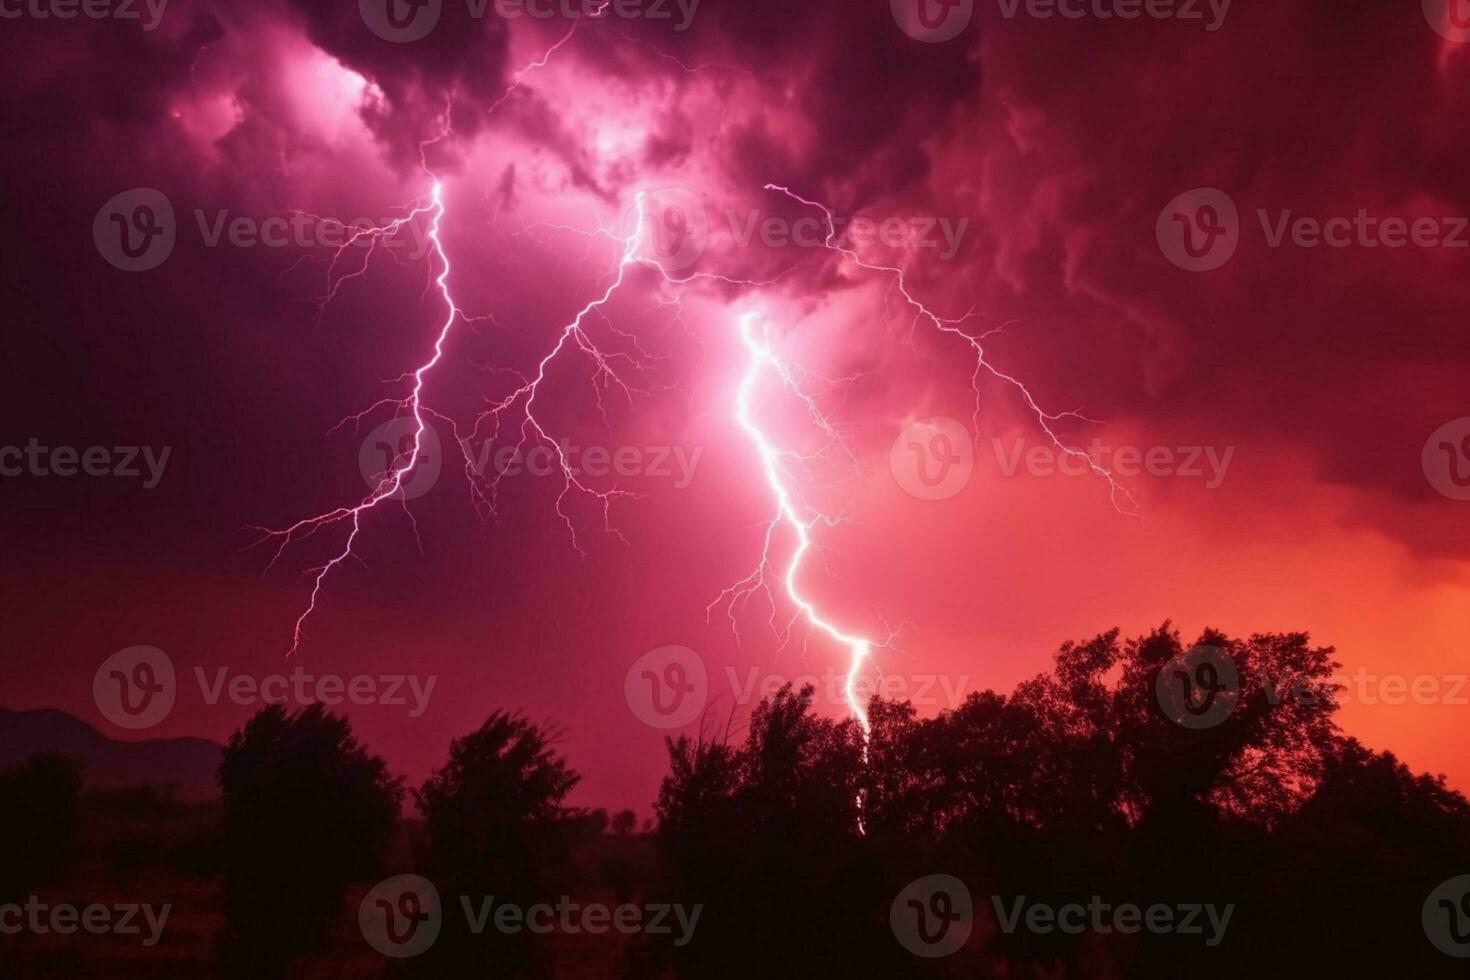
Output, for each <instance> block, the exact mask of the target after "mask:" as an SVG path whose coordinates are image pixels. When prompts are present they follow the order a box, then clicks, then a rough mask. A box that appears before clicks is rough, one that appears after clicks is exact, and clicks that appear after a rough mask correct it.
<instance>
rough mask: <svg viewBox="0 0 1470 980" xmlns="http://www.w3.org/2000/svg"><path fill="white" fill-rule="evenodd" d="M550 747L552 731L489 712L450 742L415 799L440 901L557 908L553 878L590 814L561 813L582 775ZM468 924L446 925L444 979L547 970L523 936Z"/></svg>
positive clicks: (439, 959)
mask: <svg viewBox="0 0 1470 980" xmlns="http://www.w3.org/2000/svg"><path fill="white" fill-rule="evenodd" d="M554 741H555V732H554V731H551V730H548V729H545V728H542V727H539V726H537V725H535V724H533V723H531V722H530V721H528V720H526V719H525V718H523V717H521V716H520V715H517V714H512V713H509V712H505V711H496V712H494V713H493V714H491V715H490V716H489V717H488V718H487V719H486V720H485V723H484V724H482V725H481V726H480V727H479V728H478V729H477V730H475V731H473V732H471V733H470V734H468V735H465V736H464V737H462V738H456V739H454V740H452V741H451V742H450V746H449V758H448V760H447V761H446V762H445V764H444V766H443V767H442V768H440V769H436V770H435V771H434V772H433V774H432V775H431V776H430V777H429V778H428V779H427V780H426V781H425V782H424V784H423V786H422V787H421V788H420V789H418V790H417V791H415V793H414V797H415V799H416V800H417V802H418V805H419V809H421V810H422V811H423V814H424V818H425V821H426V827H425V844H426V855H425V856H426V863H427V866H428V867H429V869H430V870H431V872H432V877H433V879H434V881H435V884H436V885H437V887H438V888H439V890H440V892H441V894H445V895H454V896H466V897H468V898H469V900H470V902H471V903H472V904H475V903H480V902H481V901H483V900H484V899H485V898H487V897H489V896H495V900H496V902H497V903H499V904H506V903H511V904H516V905H520V906H521V907H522V908H524V907H526V906H528V905H531V904H533V903H537V902H552V903H554V902H555V901H556V899H557V893H556V887H557V886H558V885H559V884H560V883H561V882H560V881H559V877H558V872H559V871H560V870H561V869H562V867H563V866H564V864H565V861H566V857H567V852H568V849H569V847H570V845H571V843H572V842H573V840H574V839H575V838H576V837H577V836H578V834H579V833H580V832H581V830H582V828H583V827H585V825H586V824H587V816H586V814H584V813H583V812H582V811H579V810H576V809H574V808H571V807H568V806H567V805H566V798H567V795H568V794H569V793H571V791H572V789H573V787H575V786H576V785H577V783H578V781H579V780H580V779H581V777H580V776H579V775H578V774H577V773H576V772H575V771H573V770H572V768H571V767H570V766H569V765H568V764H567V761H566V760H565V759H564V758H562V756H561V755H559V754H558V753H557V752H556V750H555V749H554V748H553V743H554ZM604 818H605V814H604ZM446 901H449V900H448V899H446ZM453 911H454V912H456V913H458V912H459V911H460V910H458V909H454V910H453ZM465 926H466V923H465V918H464V916H462V915H458V914H455V915H451V916H449V917H447V920H446V922H445V931H444V933H443V934H442V935H441V938H440V941H439V944H438V946H437V947H436V949H435V950H434V951H433V956H432V959H431V965H435V966H437V967H439V968H440V969H442V970H443V971H444V972H447V973H460V972H461V971H463V970H464V969H472V968H484V967H490V966H493V967H494V969H495V970H496V972H497V974H498V975H502V976H506V975H520V974H526V973H541V972H544V971H545V970H546V969H547V966H546V964H545V962H544V961H543V960H540V959H538V958H537V957H536V955H535V952H536V951H535V949H533V947H532V945H531V941H530V940H531V937H530V936H529V935H528V934H526V933H524V932H522V933H520V934H514V935H501V934H498V933H497V932H496V931H495V928H494V925H493V923H488V922H487V924H486V927H485V929H484V931H483V932H482V933H481V934H480V935H478V936H475V935H472V934H470V933H469V932H468V931H467V930H466V929H465Z"/></svg>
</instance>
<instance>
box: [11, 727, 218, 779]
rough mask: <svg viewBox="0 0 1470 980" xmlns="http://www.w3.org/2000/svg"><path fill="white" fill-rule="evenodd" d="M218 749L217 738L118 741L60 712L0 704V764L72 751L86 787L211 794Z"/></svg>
mask: <svg viewBox="0 0 1470 980" xmlns="http://www.w3.org/2000/svg"><path fill="white" fill-rule="evenodd" d="M223 752H224V748H223V746H221V745H220V744H219V743H217V742H211V741H209V740H208V739H203V738H155V739H143V740H141V741H137V742H118V741H114V740H113V739H110V738H108V737H106V736H105V735H103V734H102V733H101V732H99V731H97V729H95V728H93V727H92V726H91V725H89V724H87V723H86V722H84V721H82V720H81V719H79V718H75V717H73V716H71V715H69V714H67V713H66V712H65V711H57V710H54V709H51V708H42V709H40V710H36V711H9V710H7V709H5V708H0V769H3V768H8V767H10V766H14V765H18V764H20V763H22V762H24V761H25V760H27V759H29V758H30V757H31V756H34V755H37V754H39V753H59V754H61V755H68V756H73V757H75V758H78V759H81V760H82V761H83V762H85V763H86V769H85V770H84V772H83V779H84V780H85V785H86V786H87V788H89V789H119V788H122V787H126V786H141V785H144V784H148V785H153V786H163V785H172V786H173V787H174V789H175V793H176V795H177V798H178V799H180V800H209V799H215V798H217V797H218V796H219V786H218V785H217V784H216V783H215V773H216V771H217V770H218V769H219V763H220V758H221V756H222V754H223Z"/></svg>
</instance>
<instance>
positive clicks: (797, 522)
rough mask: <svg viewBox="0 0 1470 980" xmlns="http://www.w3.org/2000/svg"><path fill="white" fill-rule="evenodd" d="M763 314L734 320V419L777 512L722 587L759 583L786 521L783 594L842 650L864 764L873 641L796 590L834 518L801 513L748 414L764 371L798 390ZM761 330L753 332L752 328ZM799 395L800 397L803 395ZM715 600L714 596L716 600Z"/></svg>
mask: <svg viewBox="0 0 1470 980" xmlns="http://www.w3.org/2000/svg"><path fill="white" fill-rule="evenodd" d="M765 322H766V321H765V318H764V317H763V316H762V315H761V314H759V313H747V314H745V315H744V316H741V317H740V318H739V331H740V341H741V343H742V344H744V346H745V349H746V351H747V352H748V355H749V357H748V360H747V361H746V368H745V374H744V376H743V377H742V378H741V379H740V386H739V388H738V389H737V390H736V394H735V421H736V422H737V423H738V424H739V426H740V428H741V429H742V430H743V431H744V432H745V434H746V435H747V436H748V437H749V438H750V441H751V443H752V444H753V445H754V446H755V450H756V455H757V456H758V458H759V459H760V464H761V470H762V472H763V474H764V476H765V480H766V486H767V487H769V489H770V491H771V495H772V496H773V497H774V498H775V500H776V508H777V514H776V518H775V519H774V520H773V521H771V522H770V523H769V524H768V525H767V528H766V547H765V550H764V551H763V552H762V556H761V564H760V566H759V567H758V568H757V569H756V570H755V571H754V572H752V573H751V575H750V576H749V577H748V578H747V579H746V580H745V582H744V583H743V585H737V586H736V587H735V588H734V589H733V590H726V593H725V596H726V597H733V596H734V595H736V594H738V593H739V592H740V590H741V589H742V588H745V590H746V591H747V592H748V590H749V589H751V588H755V587H756V586H757V584H758V583H761V582H764V581H765V579H766V575H767V573H768V570H769V564H770V560H771V536H772V534H773V533H774V532H775V529H776V528H777V527H779V526H781V525H783V524H785V525H789V526H790V528H791V530H792V532H793V533H794V534H795V535H796V548H795V549H794V550H793V551H792V553H791V557H790V559H789V560H788V561H787V563H786V571H785V573H784V575H783V576H782V582H783V584H784V585H785V589H786V597H787V598H788V599H789V600H790V601H791V603H792V605H793V606H795V607H796V609H797V610H799V612H800V615H801V616H802V617H803V618H804V619H805V620H806V621H807V624H808V625H809V626H810V627H811V628H813V629H814V630H817V631H819V632H821V633H824V634H826V635H827V636H828V637H830V638H831V639H832V640H834V641H836V642H837V643H839V644H841V645H842V646H844V647H846V648H847V651H848V655H849V656H848V670H847V678H846V681H845V683H844V684H843V698H844V700H845V701H846V702H847V707H848V710H849V711H850V712H851V713H852V716H853V718H854V719H855V720H856V721H857V723H858V727H859V728H860V729H861V730H862V758H863V764H864V765H866V764H867V762H868V743H869V741H870V740H871V737H872V734H873V726H872V723H871V722H870V721H869V720H868V711H867V708H866V707H865V706H864V705H863V704H862V701H861V700H860V699H859V698H858V696H857V678H858V674H859V672H860V671H861V670H862V668H863V665H864V664H865V663H866V662H867V660H868V657H869V655H870V652H871V650H872V648H873V641H871V640H869V639H866V638H865V637H861V636H856V635H854V634H851V633H848V632H846V631H845V630H843V629H842V628H840V627H838V626H836V625H834V624H833V623H832V622H830V621H829V620H828V619H826V618H825V617H824V616H823V615H822V613H821V612H819V611H818V610H817V607H816V606H815V605H814V604H813V603H812V601H811V600H810V599H808V598H806V596H804V595H803V594H802V592H801V587H800V584H799V581H800V575H801V567H802V563H803V561H804V560H805V559H806V556H807V554H808V552H810V551H811V550H812V531H813V529H814V528H815V527H816V526H817V525H818V524H827V525H830V524H832V523H833V522H832V521H831V520H829V519H827V518H824V517H822V516H820V515H812V516H806V517H803V516H802V513H801V508H800V507H799V506H798V504H797V502H796V499H795V496H794V495H793V493H792V491H791V490H790V489H789V488H788V487H787V485H786V481H785V479H784V470H783V466H782V457H783V455H784V454H783V452H782V451H781V450H779V449H777V448H776V446H775V445H774V444H773V443H772V442H771V439H770V437H769V436H767V435H766V433H765V431H764V430H763V429H761V427H760V425H759V424H758V423H757V422H756V421H755V416H754V414H753V412H752V403H753V401H754V399H755V389H756V386H757V385H758V384H759V383H760V380H761V376H762V375H763V374H764V373H765V372H767V371H771V372H773V373H774V374H775V375H776V376H777V377H778V378H780V379H781V381H782V382H783V384H784V385H785V386H786V387H787V388H788V389H791V390H793V391H797V392H798V393H800V390H799V388H798V387H797V386H796V385H795V383H794V379H793V377H792V374H791V372H790V370H789V369H788V368H787V367H786V366H785V364H784V363H783V362H782V361H781V360H780V359H779V358H777V356H776V355H775V354H774V353H773V352H772V350H771V346H770V343H769V342H768V341H767V339H766V336H765V330H764V325H765ZM758 326H759V327H761V328H762V329H761V330H760V331H759V332H758V331H757V327H758ZM803 397H804V396H803ZM717 601H718V600H717ZM857 805H858V831H859V833H866V830H865V828H864V826H863V820H862V806H863V798H862V794H861V793H859V794H858V798H857Z"/></svg>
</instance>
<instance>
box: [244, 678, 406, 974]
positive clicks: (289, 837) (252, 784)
mask: <svg viewBox="0 0 1470 980" xmlns="http://www.w3.org/2000/svg"><path fill="white" fill-rule="evenodd" d="M219 784H220V789H221V791H222V793H223V796H224V807H225V819H224V838H223V843H222V863H223V871H224V877H225V907H226V913H227V915H228V923H227V926H226V929H225V933H224V936H223V938H222V948H221V960H222V964H223V966H224V967H225V969H226V971H227V972H228V973H230V974H232V975H237V976H249V977H273V976H279V975H281V974H282V973H283V971H284V970H285V968H286V966H287V964H288V963H289V962H290V961H291V959H293V958H294V957H295V956H297V955H299V954H300V953H303V952H306V951H308V950H311V949H314V948H316V947H318V946H320V945H321V944H322V942H323V940H324V938H325V936H326V933H327V929H328V926H329V923H330V920H331V919H332V918H333V917H334V916H336V915H338V914H339V913H340V912H341V909H342V903H343V895H344V892H345V890H346V888H347V885H348V884H349V883H350V882H352V881H354V880H357V879H361V878H365V877H371V876H373V875H374V874H376V873H377V871H378V869H379V860H380V857H381V853H382V850H383V847H384V846H385V844H386V843H387V841H388V838H389V835H390V833H391V832H392V830H393V827H394V825H395V822H396V820H397V818H398V810H399V806H400V805H401V803H402V800H403V786H402V780H401V779H400V778H398V777H395V776H392V775H391V774H390V773H389V772H388V767H387V765H386V764H385V763H384V762H383V760H382V759H380V758H378V757H377V756H375V755H372V754H371V753H370V752H369V751H368V750H367V749H366V748H365V747H363V746H362V745H361V744H359V743H358V741H357V739H356V738H355V737H354V736H353V734H352V726H351V725H350V724H349V723H348V722H347V719H345V718H343V717H340V716H337V715H334V714H331V713H329V712H327V711H326V710H325V709H323V708H322V706H321V705H311V706H310V707H307V708H304V709H302V710H300V711H297V712H295V713H291V712H288V711H287V710H286V709H285V708H284V707H282V706H281V705H272V706H271V707H268V708H265V709H264V710H262V711H260V712H259V713H258V714H256V715H255V716H254V717H253V718H251V719H250V720H249V721H248V722H246V724H245V726H244V727H243V728H241V729H240V730H239V731H237V732H235V733H234V735H232V736H231V737H230V741H229V744H228V745H227V746H226V747H225V751H224V758H223V760H222V761H221V763H220V768H219Z"/></svg>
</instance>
